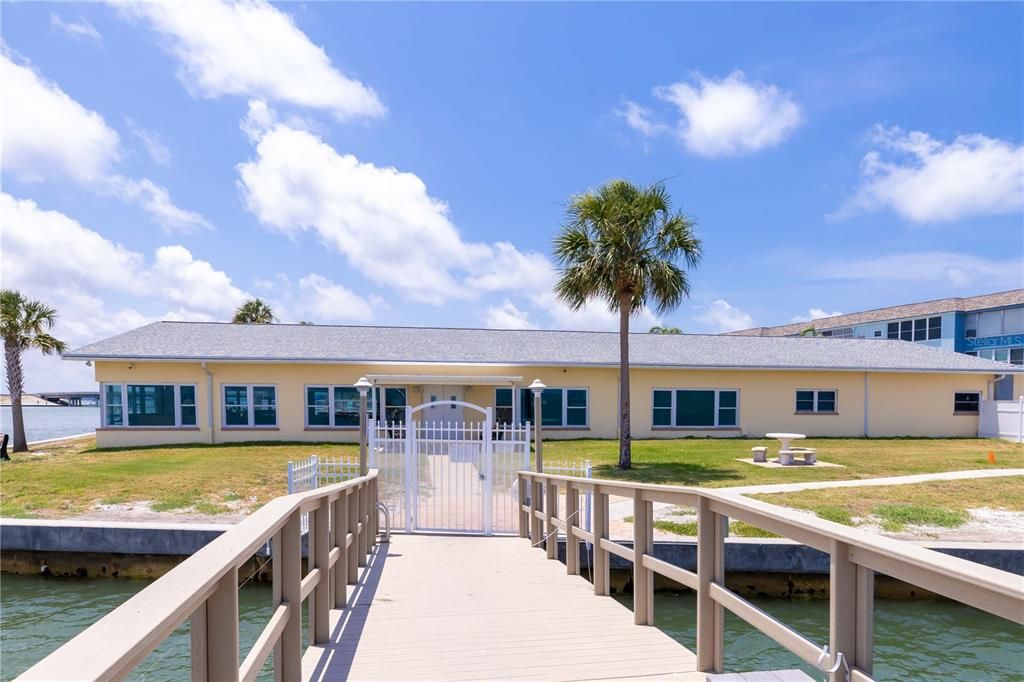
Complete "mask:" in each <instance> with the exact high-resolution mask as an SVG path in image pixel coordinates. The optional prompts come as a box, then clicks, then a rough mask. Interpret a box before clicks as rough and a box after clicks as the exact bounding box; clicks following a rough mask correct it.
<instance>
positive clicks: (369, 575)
mask: <svg viewBox="0 0 1024 682" xmlns="http://www.w3.org/2000/svg"><path fill="white" fill-rule="evenodd" d="M330 623H331V637H330V642H329V643H328V644H326V645H320V646H313V647H310V648H309V649H307V650H306V652H305V655H304V657H303V660H302V673H303V678H304V679H306V680H325V681H326V680H331V681H333V680H346V679H351V680H413V679H415V680H471V679H473V680H476V679H523V678H529V679H536V680H601V679H637V678H644V679H649V678H654V679H672V680H700V681H701V682H703V681H704V680H706V679H707V675H706V674H705V673H697V672H696V669H697V667H696V666H697V661H696V656H695V655H694V653H693V652H692V651H690V650H689V649H687V648H685V647H684V646H682V645H681V644H679V643H678V642H676V641H675V640H673V639H672V638H670V637H669V636H668V635H666V634H665V633H663V632H661V631H660V630H658V629H657V628H654V627H638V626H636V625H634V624H633V614H632V612H631V611H630V610H629V609H628V608H626V607H625V606H623V605H621V604H620V603H619V602H617V601H616V600H615V599H613V598H611V597H595V596H594V593H593V587H592V586H591V584H590V583H589V582H587V581H586V580H585V579H584V578H582V577H578V576H568V575H566V571H565V565H564V564H562V563H560V562H557V561H547V560H545V559H544V555H543V554H542V553H541V552H538V551H531V550H530V549H529V545H528V543H527V541H525V540H519V539H514V538H486V537H459V536H454V537H453V536H424V535H395V536H392V539H391V544H390V545H387V544H381V545H377V547H376V549H375V551H374V553H373V555H372V556H371V559H370V561H369V563H368V565H367V568H366V569H365V570H363V571H362V572H361V575H360V580H359V583H358V584H357V585H355V586H352V587H350V601H349V606H348V607H347V608H345V609H343V610H332V611H331V621H330Z"/></svg>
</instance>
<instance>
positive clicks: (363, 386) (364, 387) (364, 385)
mask: <svg viewBox="0 0 1024 682" xmlns="http://www.w3.org/2000/svg"><path fill="white" fill-rule="evenodd" d="M352 385H353V386H355V387H356V388H357V389H359V395H366V392H367V391H369V390H370V389H371V388H372V387H373V384H371V383H370V382H369V380H368V379H367V378H366V377H359V381H357V382H356V383H354V384H352Z"/></svg>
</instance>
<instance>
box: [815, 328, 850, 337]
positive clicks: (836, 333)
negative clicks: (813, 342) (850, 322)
mask: <svg viewBox="0 0 1024 682" xmlns="http://www.w3.org/2000/svg"><path fill="white" fill-rule="evenodd" d="M821 335H822V336H831V337H832V338H834V339H852V338H853V327H839V328H837V329H826V330H824V331H823V332H821Z"/></svg>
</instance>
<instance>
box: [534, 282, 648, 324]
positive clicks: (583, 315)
mask: <svg viewBox="0 0 1024 682" xmlns="http://www.w3.org/2000/svg"><path fill="white" fill-rule="evenodd" d="M532 299H533V302H534V304H535V305H536V306H537V307H538V308H540V309H542V310H543V311H544V312H546V313H547V315H548V317H549V318H550V320H551V325H550V326H551V328H553V329H583V330H590V331H618V329H619V314H618V313H617V312H614V311H612V310H609V309H608V307H607V306H606V305H605V304H604V303H603V302H601V301H599V300H596V299H595V300H592V301H591V302H590V303H588V304H587V305H585V306H584V307H583V308H581V309H580V310H572V309H571V308H570V307H569V306H568V305H567V304H566V303H565V302H564V301H561V300H560V299H558V297H556V296H555V294H554V292H553V291H551V289H550V287H548V289H547V290H545V291H541V292H538V293H536V294H535V295H534V296H533V297H532ZM661 323H662V319H661V318H660V317H658V316H657V315H655V314H654V313H653V312H651V311H650V310H648V309H647V308H644V309H643V310H641V311H639V313H636V314H634V315H633V317H632V318H631V320H630V329H631V331H647V330H648V329H650V328H651V327H654V326H657V325H661Z"/></svg>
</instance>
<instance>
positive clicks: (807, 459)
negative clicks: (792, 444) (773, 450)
mask: <svg viewBox="0 0 1024 682" xmlns="http://www.w3.org/2000/svg"><path fill="white" fill-rule="evenodd" d="M794 457H799V458H800V459H801V460H802V463H803V464H814V463H815V462H816V461H818V451H817V450H815V449H814V448H790V449H789V450H779V464H783V465H786V466H788V465H790V464H793V463H794V462H793V458H794Z"/></svg>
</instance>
